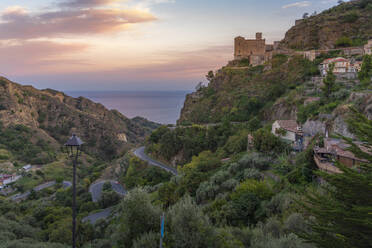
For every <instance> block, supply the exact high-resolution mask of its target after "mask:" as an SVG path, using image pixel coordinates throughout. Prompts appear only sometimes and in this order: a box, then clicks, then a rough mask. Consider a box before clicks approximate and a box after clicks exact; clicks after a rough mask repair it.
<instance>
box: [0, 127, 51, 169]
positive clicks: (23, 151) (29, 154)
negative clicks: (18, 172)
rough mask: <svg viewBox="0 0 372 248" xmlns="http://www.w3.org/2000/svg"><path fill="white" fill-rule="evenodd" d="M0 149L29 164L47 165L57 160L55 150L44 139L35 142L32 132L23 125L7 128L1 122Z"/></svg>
mask: <svg viewBox="0 0 372 248" xmlns="http://www.w3.org/2000/svg"><path fill="white" fill-rule="evenodd" d="M0 148H3V149H7V150H9V151H10V152H11V153H12V154H13V155H14V156H15V159H16V160H21V161H24V162H27V163H33V164H47V163H50V162H52V161H54V160H55V159H56V152H55V150H54V149H53V148H52V147H51V146H50V145H49V144H48V143H47V142H46V141H45V140H43V139H38V140H33V133H32V130H31V129H30V128H28V127H26V126H23V125H15V126H9V127H6V128H5V127H4V126H3V124H2V123H1V122H0ZM4 158H6V157H4ZM4 158H3V159H4ZM7 158H8V159H10V157H7ZM0 159H1V158H0Z"/></svg>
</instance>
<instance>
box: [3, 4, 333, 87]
mask: <svg viewBox="0 0 372 248" xmlns="http://www.w3.org/2000/svg"><path fill="white" fill-rule="evenodd" d="M336 4H337V0H309V1H296V0H32V1H31V0H1V1H0V76H5V77H7V78H9V79H10V80H13V81H15V82H18V83H22V84H30V85H33V86H35V87H36V88H39V89H43V88H53V89H57V90H63V91H116V90H121V91H135V90H159V91H163V90H192V89H193V88H194V87H195V86H196V85H197V83H198V82H200V81H205V74H206V72H207V71H209V70H216V69H218V68H220V67H221V66H223V65H225V64H226V63H227V62H228V61H229V60H232V59H233V40H234V37H236V36H239V35H241V36H244V37H246V38H254V37H255V33H256V32H263V36H264V38H266V40H267V41H268V42H273V41H275V40H281V39H282V38H283V37H284V35H285V32H286V30H288V29H289V28H290V27H291V26H293V25H294V22H295V20H296V19H299V18H301V16H302V15H303V13H305V12H308V13H313V12H314V11H317V12H321V11H323V10H325V9H328V8H329V7H331V6H334V5H336Z"/></svg>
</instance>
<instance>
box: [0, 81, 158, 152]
mask: <svg viewBox="0 0 372 248" xmlns="http://www.w3.org/2000/svg"><path fill="white" fill-rule="evenodd" d="M0 122H1V123H2V126H3V127H8V126H14V125H17V124H21V125H23V126H26V127H28V128H30V129H31V130H32V132H33V141H34V142H37V141H39V140H40V139H41V140H44V141H47V143H48V144H50V145H51V146H53V147H55V148H57V147H59V146H61V145H62V144H64V142H65V141H66V140H67V139H68V137H69V136H70V135H71V134H72V133H76V134H77V135H78V136H80V137H81V138H82V139H83V140H84V141H85V145H84V147H85V150H86V151H87V152H88V153H91V154H94V155H95V156H98V157H101V158H103V159H111V158H114V157H116V156H118V155H120V154H122V153H123V152H124V151H126V150H128V149H130V148H131V147H133V145H135V144H138V143H140V142H142V141H144V139H145V137H146V136H147V135H148V134H149V133H150V132H151V131H152V129H154V128H156V127H157V126H158V125H157V124H155V123H151V122H149V121H147V120H145V119H143V118H135V119H128V118H127V117H125V116H124V115H122V114H120V113H119V112H118V111H116V110H108V109H106V108H105V107H104V106H103V105H102V104H99V103H94V102H92V101H90V100H89V99H86V98H83V97H79V98H73V97H70V96H67V95H66V94H64V93H62V92H59V91H55V90H50V89H47V90H37V89H35V88H33V87H31V86H22V85H20V84H17V83H14V82H11V81H9V80H7V79H5V78H0Z"/></svg>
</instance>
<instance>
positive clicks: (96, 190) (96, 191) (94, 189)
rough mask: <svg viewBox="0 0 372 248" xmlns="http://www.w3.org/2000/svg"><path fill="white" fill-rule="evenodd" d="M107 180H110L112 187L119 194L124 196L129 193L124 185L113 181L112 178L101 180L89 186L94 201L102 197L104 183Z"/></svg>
mask: <svg viewBox="0 0 372 248" xmlns="http://www.w3.org/2000/svg"><path fill="white" fill-rule="evenodd" d="M106 182H110V183H111V187H112V189H113V190H114V191H115V192H116V193H118V194H119V195H121V196H124V195H125V194H126V193H127V191H126V190H125V189H124V187H123V186H122V185H121V184H120V183H118V182H116V181H112V180H110V181H106V180H103V181H99V182H96V183H93V184H91V185H90V187H89V192H90V194H91V195H92V201H93V202H97V201H99V199H100V198H101V195H102V190H103V185H104V184H105V183H106Z"/></svg>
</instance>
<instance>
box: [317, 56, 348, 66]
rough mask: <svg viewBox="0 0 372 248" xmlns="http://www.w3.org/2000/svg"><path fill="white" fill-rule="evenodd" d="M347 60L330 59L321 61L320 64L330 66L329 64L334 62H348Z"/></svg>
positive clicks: (339, 58) (340, 58)
mask: <svg viewBox="0 0 372 248" xmlns="http://www.w3.org/2000/svg"><path fill="white" fill-rule="evenodd" d="M348 61H349V60H347V59H345V58H342V57H338V58H330V59H326V60H324V61H323V63H322V64H330V63H336V62H348Z"/></svg>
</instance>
